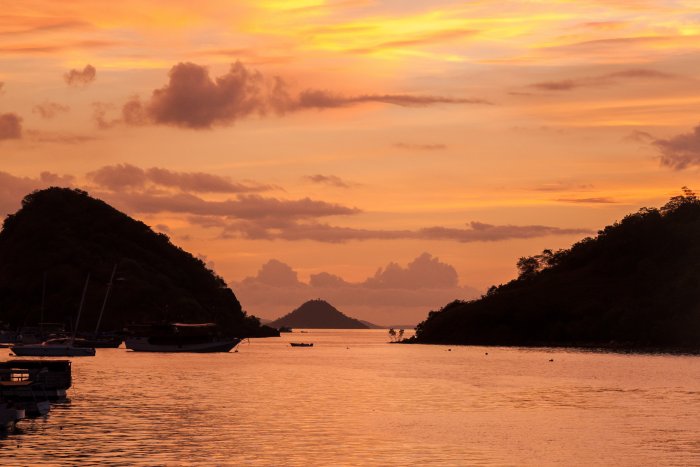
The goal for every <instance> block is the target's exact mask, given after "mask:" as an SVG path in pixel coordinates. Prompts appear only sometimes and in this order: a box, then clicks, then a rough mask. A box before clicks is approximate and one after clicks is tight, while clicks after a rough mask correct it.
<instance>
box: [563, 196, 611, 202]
mask: <svg viewBox="0 0 700 467" xmlns="http://www.w3.org/2000/svg"><path fill="white" fill-rule="evenodd" d="M556 201H559V202H560V203H574V204H613V203H616V202H617V201H615V200H614V199H612V198H608V197H598V198H557V199H556Z"/></svg>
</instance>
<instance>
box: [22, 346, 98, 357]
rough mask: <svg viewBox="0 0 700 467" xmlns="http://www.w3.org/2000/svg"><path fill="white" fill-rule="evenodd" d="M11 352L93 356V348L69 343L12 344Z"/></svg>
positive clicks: (55, 355)
mask: <svg viewBox="0 0 700 467" xmlns="http://www.w3.org/2000/svg"><path fill="white" fill-rule="evenodd" d="M11 350H12V353H14V354H15V355H17V356H18V357H94V356H95V349H92V348H83V347H73V346H70V345H43V344H29V345H13V346H12V347H11Z"/></svg>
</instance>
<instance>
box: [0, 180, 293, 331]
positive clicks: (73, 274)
mask: <svg viewBox="0 0 700 467" xmlns="http://www.w3.org/2000/svg"><path fill="white" fill-rule="evenodd" d="M115 265H116V277H115V281H114V286H113V288H112V290H111V295H110V297H109V301H108V303H107V309H106V311H105V315H104V318H103V321H102V329H103V330H120V329H122V328H123V327H125V326H127V325H129V324H136V323H145V322H174V321H177V322H185V323H186V322H190V323H194V322H199V323H202V322H213V323H216V324H217V325H218V326H219V328H220V330H221V331H222V332H224V333H226V334H229V335H235V336H237V337H253V336H269V335H279V333H277V331H276V330H274V329H272V328H269V327H265V326H261V325H260V321H259V320H258V319H257V318H256V317H254V316H248V315H246V313H245V312H244V311H243V310H242V309H241V304H240V303H239V302H238V300H237V298H236V296H235V295H234V293H233V291H232V290H231V289H230V288H228V286H227V285H226V283H225V282H224V280H223V279H222V278H221V277H219V276H218V275H216V274H215V273H214V272H213V271H212V270H210V269H208V268H207V267H206V265H205V264H204V262H202V261H201V260H200V259H198V258H195V257H194V256H193V255H191V254H190V253H188V252H186V251H184V250H182V249H181V248H178V247H177V246H175V245H173V244H172V243H171V242H170V239H169V238H168V237H167V236H166V235H164V234H161V233H156V232H154V231H153V230H151V228H150V227H148V226H147V225H146V224H144V223H143V222H139V221H137V220H134V219H132V218H131V217H129V216H127V215H126V214H124V213H122V212H120V211H118V210H116V209H114V208H113V207H111V206H110V205H108V204H107V203H105V202H103V201H101V200H98V199H95V198H92V197H90V196H89V195H88V193H86V192H85V191H81V190H74V189H68V188H56V187H54V188H48V189H45V190H41V191H36V192H33V193H31V194H29V195H28V196H26V197H25V198H24V200H23V201H22V208H21V209H20V210H19V211H17V212H16V213H15V214H12V215H9V216H7V218H6V219H5V221H4V223H3V226H2V231H0V321H2V322H5V323H9V324H10V325H11V326H12V327H13V328H15V329H17V328H19V327H22V326H26V325H36V324H37V323H38V322H39V321H40V320H43V321H45V322H57V323H66V324H70V323H71V322H73V321H75V315H76V313H77V310H78V306H79V302H80V297H81V291H82V288H83V285H84V283H85V282H86V278H87V276H88V274H90V282H89V286H88V291H87V296H86V302H85V307H84V312H83V316H82V318H81V330H92V329H94V327H95V325H96V321H97V316H98V312H99V310H100V308H101V306H102V303H103V300H104V297H105V292H106V289H107V284H108V282H109V280H110V276H111V273H112V270H113V268H114V267H115ZM42 297H43V300H42ZM42 302H43V309H42ZM83 323H84V325H83Z"/></svg>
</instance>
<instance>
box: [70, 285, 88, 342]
mask: <svg viewBox="0 0 700 467" xmlns="http://www.w3.org/2000/svg"><path fill="white" fill-rule="evenodd" d="M89 283H90V273H88V275H87V279H85V287H83V296H82V297H81V298H80V307H79V308H78V318H77V319H76V320H75V327H74V328H73V336H72V337H71V338H70V346H71V347H73V344H74V343H75V335H76V334H77V332H78V324H79V323H80V315H81V313H82V312H83V305H84V304H85V294H87V288H88V284H89Z"/></svg>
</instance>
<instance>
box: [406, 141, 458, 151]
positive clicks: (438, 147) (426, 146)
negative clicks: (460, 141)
mask: <svg viewBox="0 0 700 467" xmlns="http://www.w3.org/2000/svg"><path fill="white" fill-rule="evenodd" d="M394 147H396V148H399V149H407V150H409V151H442V150H443V149H447V145H446V144H442V143H432V144H430V143H395V144H394Z"/></svg>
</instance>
